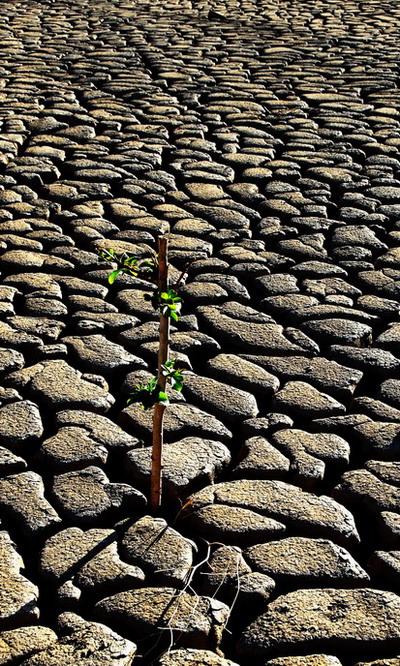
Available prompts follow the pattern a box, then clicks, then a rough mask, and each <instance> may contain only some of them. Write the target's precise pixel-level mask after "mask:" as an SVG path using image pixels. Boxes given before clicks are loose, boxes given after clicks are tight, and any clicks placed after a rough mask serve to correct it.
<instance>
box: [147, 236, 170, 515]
mask: <svg viewBox="0 0 400 666" xmlns="http://www.w3.org/2000/svg"><path fill="white" fill-rule="evenodd" d="M166 291H168V241H167V239H166V238H165V236H159V237H158V293H159V294H161V293H162V292H166ZM168 354H169V317H165V316H164V315H163V314H162V312H160V328H159V342H158V370H157V385H158V386H159V388H160V390H161V391H164V392H165V386H166V381H167V378H166V377H165V375H163V374H162V366H163V365H164V363H165V362H166V361H168ZM164 410H165V406H164V405H160V404H159V403H158V402H156V404H155V405H154V412H153V444H152V453H151V479H150V508H151V510H152V511H153V512H155V513H157V511H158V510H159V508H160V506H161V472H162V447H163V438H164V428H163V419H164Z"/></svg>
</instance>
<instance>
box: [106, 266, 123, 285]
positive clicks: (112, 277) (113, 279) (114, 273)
mask: <svg viewBox="0 0 400 666" xmlns="http://www.w3.org/2000/svg"><path fill="white" fill-rule="evenodd" d="M118 273H121V269H120V268H117V269H116V270H115V271H113V272H112V273H110V275H109V276H108V282H109V284H114V282H115V278H116V277H117V275H118Z"/></svg>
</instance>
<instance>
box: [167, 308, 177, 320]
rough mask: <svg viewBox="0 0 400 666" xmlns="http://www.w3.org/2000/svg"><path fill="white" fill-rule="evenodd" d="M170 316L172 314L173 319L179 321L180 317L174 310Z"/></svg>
mask: <svg viewBox="0 0 400 666" xmlns="http://www.w3.org/2000/svg"><path fill="white" fill-rule="evenodd" d="M169 314H170V317H171V319H173V320H174V321H179V317H178V315H177V314H176V312H173V310H170V313H169Z"/></svg>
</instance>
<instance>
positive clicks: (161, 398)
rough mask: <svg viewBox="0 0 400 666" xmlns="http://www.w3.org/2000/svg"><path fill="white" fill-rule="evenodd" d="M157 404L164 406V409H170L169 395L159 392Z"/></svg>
mask: <svg viewBox="0 0 400 666" xmlns="http://www.w3.org/2000/svg"><path fill="white" fill-rule="evenodd" d="M157 402H158V404H159V405H164V407H168V405H169V400H168V396H167V394H166V393H164V391H159V393H158V399H157Z"/></svg>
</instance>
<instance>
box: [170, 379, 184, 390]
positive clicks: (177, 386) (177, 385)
mask: <svg viewBox="0 0 400 666" xmlns="http://www.w3.org/2000/svg"><path fill="white" fill-rule="evenodd" d="M172 388H173V389H175V391H182V388H183V383H182V382H178V381H176V380H174V381H173V383H172Z"/></svg>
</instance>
